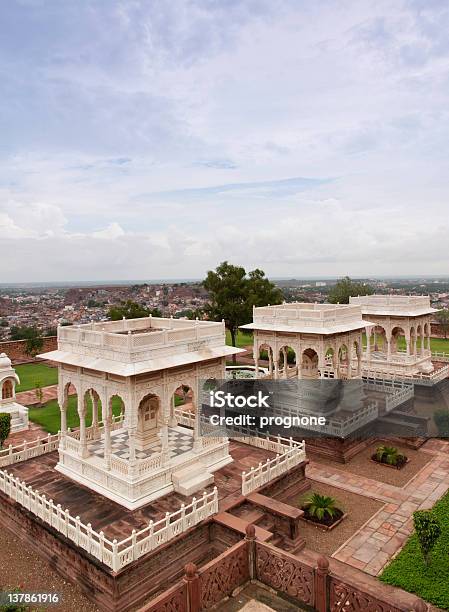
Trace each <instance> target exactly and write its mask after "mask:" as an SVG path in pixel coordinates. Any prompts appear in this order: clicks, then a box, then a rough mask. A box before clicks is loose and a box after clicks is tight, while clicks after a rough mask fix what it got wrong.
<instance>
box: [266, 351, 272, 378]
mask: <svg viewBox="0 0 449 612" xmlns="http://www.w3.org/2000/svg"><path fill="white" fill-rule="evenodd" d="M267 350H268V372H269V374H270V376H273V351H272V350H271V347H268V349H267Z"/></svg>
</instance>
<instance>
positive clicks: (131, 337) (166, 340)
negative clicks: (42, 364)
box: [58, 317, 225, 356]
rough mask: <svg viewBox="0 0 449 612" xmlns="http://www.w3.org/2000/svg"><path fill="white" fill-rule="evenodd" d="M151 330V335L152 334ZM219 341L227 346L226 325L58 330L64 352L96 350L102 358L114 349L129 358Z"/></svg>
mask: <svg viewBox="0 0 449 612" xmlns="http://www.w3.org/2000/svg"><path fill="white" fill-rule="evenodd" d="M149 329H151V331H148V330H149ZM140 330H141V332H140V333H139V331H140ZM133 332H134V333H133ZM215 338H216V339H220V340H222V341H223V343H224V338H225V328H224V324H223V323H217V322H214V321H186V320H181V319H179V320H177V319H164V318H158V317H145V318H143V319H134V320H125V321H115V322H111V321H105V322H104V323H96V324H86V325H78V326H71V327H59V328H58V347H59V349H60V350H64V349H65V348H67V349H70V350H72V351H75V352H77V348H76V347H77V346H79V347H86V349H89V348H90V349H94V350H95V351H96V353H98V352H99V351H100V354H101V352H102V351H103V350H106V351H108V350H110V349H113V350H114V351H115V352H116V353H125V354H127V355H128V356H130V355H131V354H133V353H140V352H142V351H145V350H148V349H152V348H161V347H165V346H170V345H174V348H175V346H176V345H177V344H182V343H186V342H195V341H209V340H214V339H215ZM78 352H83V351H82V350H79V351H78Z"/></svg>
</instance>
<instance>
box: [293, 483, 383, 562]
mask: <svg viewBox="0 0 449 612" xmlns="http://www.w3.org/2000/svg"><path fill="white" fill-rule="evenodd" d="M307 483H308V484H309V485H310V489H309V490H307V491H306V492H305V493H302V494H301V495H299V496H296V497H295V498H292V499H290V500H289V501H288V503H289V504H290V505H292V506H296V507H301V505H302V503H303V501H304V499H305V498H306V497H307V496H308V495H310V493H312V492H314V493H320V494H321V495H330V496H331V497H333V498H334V499H336V501H337V506H338V507H339V508H341V510H343V511H344V512H347V513H348V516H347V517H346V518H344V519H343V521H342V522H341V523H340V524H339V525H337V526H336V527H335V528H334V529H332V530H331V531H325V530H323V529H321V528H320V527H317V526H316V525H313V524H311V523H306V522H304V521H301V523H300V531H301V535H302V536H304V538H305V540H306V547H307V548H310V549H312V550H314V551H316V552H318V553H321V554H324V555H329V556H330V555H332V554H333V553H334V552H335V551H336V550H337V549H338V548H339V547H340V546H341V545H342V544H343V543H344V542H346V541H347V540H348V538H350V537H351V536H352V535H353V534H354V532H356V531H357V530H358V529H359V528H360V527H361V526H362V525H363V524H364V523H366V521H368V520H369V519H370V518H371V517H372V516H374V514H375V513H376V512H377V511H378V510H380V509H381V508H382V506H383V504H382V503H381V502H378V501H376V500H374V499H369V498H368V497H363V496H361V495H356V494H355V493H350V492H348V491H344V490H342V489H337V488H336V487H332V486H330V485H328V484H323V483H320V482H315V481H313V480H310V479H307ZM341 560H342V559H341Z"/></svg>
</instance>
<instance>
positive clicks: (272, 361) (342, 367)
mask: <svg viewBox="0 0 449 612" xmlns="http://www.w3.org/2000/svg"><path fill="white" fill-rule="evenodd" d="M366 326H368V327H369V324H367V322H366V321H364V320H363V318H362V311H361V308H360V306H358V305H355V304H351V305H334V304H310V303H301V302H294V303H290V304H281V305H279V306H264V307H260V308H254V310H253V322H252V323H249V324H248V325H243V326H242V328H243V329H250V330H253V332H254V351H253V354H254V363H255V366H256V368H257V367H258V365H259V358H260V355H261V351H264V352H265V354H266V355H267V358H268V362H269V376H270V377H272V378H274V379H278V378H301V379H302V378H306V379H307V378H308V379H314V378H341V379H349V378H360V376H361V364H362V361H361V360H362V333H363V332H364V331H365V327H366ZM289 354H290V356H293V360H292V359H290V363H289V358H288V355H289ZM353 360H355V364H356V366H355V368H352V367H351V364H352V362H353Z"/></svg>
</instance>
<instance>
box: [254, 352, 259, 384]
mask: <svg viewBox="0 0 449 612" xmlns="http://www.w3.org/2000/svg"><path fill="white" fill-rule="evenodd" d="M254 367H255V368H256V370H255V376H256V378H259V348H257V351H254Z"/></svg>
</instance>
